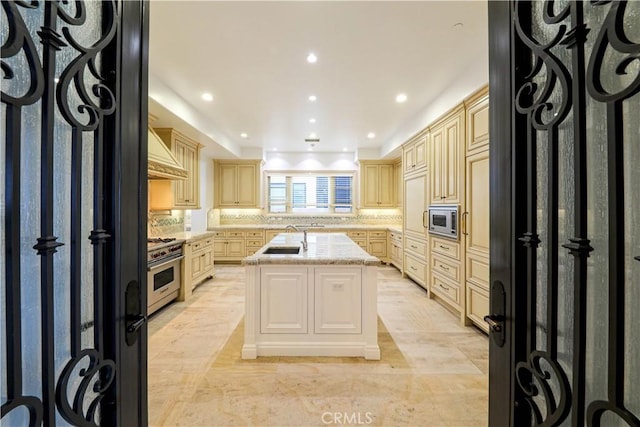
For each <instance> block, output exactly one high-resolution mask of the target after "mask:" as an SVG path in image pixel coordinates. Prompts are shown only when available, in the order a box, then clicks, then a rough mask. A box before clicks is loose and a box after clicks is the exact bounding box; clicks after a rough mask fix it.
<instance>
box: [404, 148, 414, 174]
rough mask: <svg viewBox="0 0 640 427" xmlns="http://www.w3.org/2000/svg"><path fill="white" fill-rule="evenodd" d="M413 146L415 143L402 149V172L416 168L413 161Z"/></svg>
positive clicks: (409, 171) (408, 171)
mask: <svg viewBox="0 0 640 427" xmlns="http://www.w3.org/2000/svg"><path fill="white" fill-rule="evenodd" d="M415 146H416V144H415V143H413V144H409V145H407V146H406V147H405V149H404V154H403V156H402V164H403V166H404V173H411V172H413V171H414V170H415V168H416V162H415V160H414V159H415V150H414V149H415Z"/></svg>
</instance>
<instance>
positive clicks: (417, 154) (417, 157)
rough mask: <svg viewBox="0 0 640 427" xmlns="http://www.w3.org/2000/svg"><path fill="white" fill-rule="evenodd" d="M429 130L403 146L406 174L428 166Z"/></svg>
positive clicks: (403, 163) (403, 162) (403, 161)
mask: <svg viewBox="0 0 640 427" xmlns="http://www.w3.org/2000/svg"><path fill="white" fill-rule="evenodd" d="M428 136H429V134H428V131H427V130H424V131H422V132H421V133H420V134H418V135H416V136H415V137H414V138H413V139H411V140H410V141H408V142H407V143H406V144H404V146H403V148H402V165H403V168H404V173H405V174H410V173H414V172H418V171H421V170H423V169H426V168H427V140H428Z"/></svg>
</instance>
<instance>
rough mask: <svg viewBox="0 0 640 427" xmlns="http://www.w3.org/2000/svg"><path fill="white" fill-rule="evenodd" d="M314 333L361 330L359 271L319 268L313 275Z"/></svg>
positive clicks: (352, 332) (360, 284) (353, 332)
mask: <svg viewBox="0 0 640 427" xmlns="http://www.w3.org/2000/svg"><path fill="white" fill-rule="evenodd" d="M314 297H315V298H314V332H315V333H316V334H340V333H342V334H359V333H361V332H362V270H361V269H360V268H344V269H337V270H333V271H332V270H330V271H327V269H321V268H318V269H316V270H315V275H314Z"/></svg>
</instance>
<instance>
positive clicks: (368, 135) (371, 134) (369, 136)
mask: <svg viewBox="0 0 640 427" xmlns="http://www.w3.org/2000/svg"><path fill="white" fill-rule="evenodd" d="M375 137H376V134H375V133H373V132H369V133H368V134H367V138H369V139H373V138H375Z"/></svg>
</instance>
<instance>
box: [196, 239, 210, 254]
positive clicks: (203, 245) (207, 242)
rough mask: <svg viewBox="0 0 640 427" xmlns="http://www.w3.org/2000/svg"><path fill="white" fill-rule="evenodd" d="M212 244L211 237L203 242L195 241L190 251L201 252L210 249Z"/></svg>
mask: <svg viewBox="0 0 640 427" xmlns="http://www.w3.org/2000/svg"><path fill="white" fill-rule="evenodd" d="M212 242H213V239H212V238H211V237H209V238H206V239H203V240H198V241H195V242H193V243H192V244H191V251H192V252H198V251H202V250H204V249H207V248H210V247H211V243H212Z"/></svg>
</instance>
